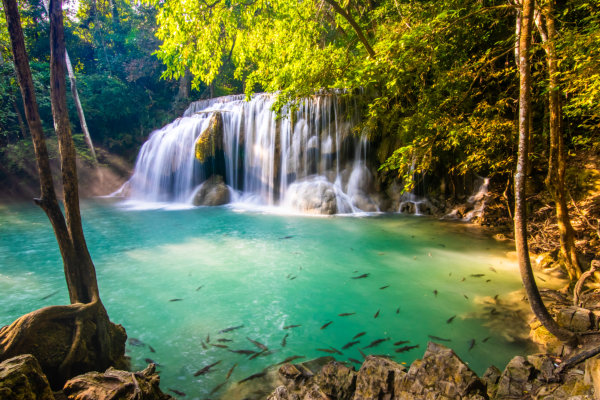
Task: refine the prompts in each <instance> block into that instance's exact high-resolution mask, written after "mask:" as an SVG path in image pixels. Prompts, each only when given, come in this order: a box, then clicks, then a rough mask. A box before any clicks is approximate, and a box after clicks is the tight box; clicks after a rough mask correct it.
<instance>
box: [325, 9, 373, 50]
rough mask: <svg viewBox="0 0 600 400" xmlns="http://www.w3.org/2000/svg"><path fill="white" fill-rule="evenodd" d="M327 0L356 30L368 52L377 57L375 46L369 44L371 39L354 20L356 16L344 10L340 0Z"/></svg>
mask: <svg viewBox="0 0 600 400" xmlns="http://www.w3.org/2000/svg"><path fill="white" fill-rule="evenodd" d="M325 1H326V2H327V4H329V5H330V6H331V7H333V9H334V10H335V12H337V13H338V14H340V15H341V16H342V17H343V18H344V19H345V20H346V21H348V23H349V24H350V26H352V28H353V29H354V32H356V35H357V36H358V39H359V40H360V41H361V43H362V44H363V46H365V49H366V50H367V53H369V57H371V58H375V50H373V48H372V47H371V45H370V44H369V41H368V40H367V38H366V37H365V35H364V33H363V31H362V29H361V28H360V26H359V25H358V23H357V22H356V21H355V20H354V18H353V17H352V15H351V14H350V13H349V12H347V11H346V10H344V9H343V8H342V6H340V5H339V4H338V2H337V1H336V0H325Z"/></svg>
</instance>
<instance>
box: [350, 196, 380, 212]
mask: <svg viewBox="0 0 600 400" xmlns="http://www.w3.org/2000/svg"><path fill="white" fill-rule="evenodd" d="M352 204H353V205H354V207H356V208H358V209H360V210H362V211H366V212H377V211H379V207H377V204H376V202H375V201H374V200H373V199H372V198H371V197H370V196H369V195H367V194H365V193H356V194H354V195H353V196H352Z"/></svg>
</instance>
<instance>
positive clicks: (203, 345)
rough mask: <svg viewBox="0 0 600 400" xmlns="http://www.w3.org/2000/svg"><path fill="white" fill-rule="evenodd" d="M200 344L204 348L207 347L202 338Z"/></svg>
mask: <svg viewBox="0 0 600 400" xmlns="http://www.w3.org/2000/svg"><path fill="white" fill-rule="evenodd" d="M200 344H201V345H202V348H203V349H204V350H206V349H208V346H207V345H206V343H204V340H200Z"/></svg>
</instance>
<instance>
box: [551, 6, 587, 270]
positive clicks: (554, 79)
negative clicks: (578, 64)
mask: <svg viewBox="0 0 600 400" xmlns="http://www.w3.org/2000/svg"><path fill="white" fill-rule="evenodd" d="M553 13H554V10H553V0H550V1H548V2H547V3H546V6H545V9H544V14H545V17H546V34H547V41H546V43H545V44H546V46H545V49H546V57H547V64H548V77H549V85H548V91H549V94H548V103H549V111H550V153H549V159H548V175H547V177H546V187H547V188H548V191H549V192H550V195H551V196H552V198H553V199H554V204H555V207H556V222H557V224H558V231H559V234H560V253H561V256H562V258H563V260H564V262H565V268H566V270H567V273H568V274H569V278H570V279H571V281H576V280H577V279H579V277H580V276H581V268H580V267H579V262H578V261H577V250H576V248H575V238H574V237H575V231H574V230H573V226H572V225H571V220H570V218H569V208H568V207H567V199H566V197H567V196H566V190H565V164H566V160H565V150H564V142H563V137H562V127H561V125H562V110H561V106H560V87H559V82H558V61H557V60H558V57H557V55H556V47H555V43H554V40H555V39H556V37H557V35H556V27H555V24H554V15H553Z"/></svg>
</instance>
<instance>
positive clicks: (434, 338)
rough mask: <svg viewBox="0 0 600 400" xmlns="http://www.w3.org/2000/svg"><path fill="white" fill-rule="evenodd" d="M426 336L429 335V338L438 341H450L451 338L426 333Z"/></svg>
mask: <svg viewBox="0 0 600 400" xmlns="http://www.w3.org/2000/svg"><path fill="white" fill-rule="evenodd" d="M427 336H429V338H431V339H433V340H438V341H440V342H451V341H452V340H451V339H444V338H441V337H439V336H433V335H427Z"/></svg>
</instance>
